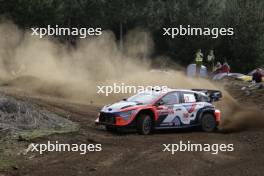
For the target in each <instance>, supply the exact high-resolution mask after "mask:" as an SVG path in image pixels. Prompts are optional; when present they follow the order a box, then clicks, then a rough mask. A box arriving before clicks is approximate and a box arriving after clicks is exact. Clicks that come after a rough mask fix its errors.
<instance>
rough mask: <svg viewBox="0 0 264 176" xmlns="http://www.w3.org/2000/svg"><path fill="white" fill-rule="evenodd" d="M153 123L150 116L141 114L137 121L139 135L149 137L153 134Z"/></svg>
mask: <svg viewBox="0 0 264 176" xmlns="http://www.w3.org/2000/svg"><path fill="white" fill-rule="evenodd" d="M152 129H153V121H152V118H151V116H150V115H148V114H141V115H140V116H139V118H138V120H137V131H138V133H139V134H143V135H148V134H150V133H151V132H152Z"/></svg>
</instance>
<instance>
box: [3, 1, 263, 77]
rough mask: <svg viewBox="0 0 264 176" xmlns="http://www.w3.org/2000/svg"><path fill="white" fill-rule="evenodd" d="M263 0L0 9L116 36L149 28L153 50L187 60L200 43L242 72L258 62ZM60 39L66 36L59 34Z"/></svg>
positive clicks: (20, 20)
mask: <svg viewBox="0 0 264 176" xmlns="http://www.w3.org/2000/svg"><path fill="white" fill-rule="evenodd" d="M263 9H264V1H263V0H196V1H192V0H167V1H163V0H145V1H138V0H130V1H125V0H0V15H1V17H2V18H4V19H10V20H12V21H14V22H15V23H16V24H18V25H19V26H20V27H21V28H24V29H26V28H30V27H34V26H38V27H43V26H47V25H48V24H49V25H55V24H58V25H60V26H64V27H102V28H103V29H110V30H112V31H113V32H114V33H115V35H116V37H117V39H120V38H121V39H122V37H123V36H124V35H125V34H126V33H127V32H128V31H129V30H131V29H134V28H136V27H141V28H143V29H146V30H148V31H150V32H151V35H152V36H153V39H154V42H155V50H154V51H155V53H154V55H167V56H169V57H171V58H172V59H173V60H174V61H175V62H177V63H179V64H183V65H187V64H189V63H190V62H193V60H194V53H195V51H196V50H197V49H199V48H201V49H202V51H203V53H204V54H205V55H207V54H208V52H209V50H210V49H214V50H215V55H216V59H217V60H220V61H224V60H225V59H224V58H226V59H227V61H228V62H229V64H230V65H231V67H232V69H233V71H240V72H248V71H249V70H251V69H253V68H255V67H257V66H258V67H259V66H262V65H263V64H264V33H263V31H264V10H263ZM180 24H182V25H188V24H190V25H191V26H192V27H211V28H213V27H233V28H234V32H235V35H233V36H222V37H221V36H220V37H218V38H217V39H212V38H211V37H209V36H199V37H198V36H185V37H176V38H174V39H170V38H168V37H165V36H163V35H162V34H163V31H162V28H163V27H178V26H179V25H180ZM64 40H66V41H67V40H69V39H68V38H65V39H64Z"/></svg>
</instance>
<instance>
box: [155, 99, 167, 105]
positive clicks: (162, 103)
mask: <svg viewBox="0 0 264 176" xmlns="http://www.w3.org/2000/svg"><path fill="white" fill-rule="evenodd" d="M164 104H165V102H164V101H163V100H159V101H158V102H157V104H156V105H157V106H161V105H164Z"/></svg>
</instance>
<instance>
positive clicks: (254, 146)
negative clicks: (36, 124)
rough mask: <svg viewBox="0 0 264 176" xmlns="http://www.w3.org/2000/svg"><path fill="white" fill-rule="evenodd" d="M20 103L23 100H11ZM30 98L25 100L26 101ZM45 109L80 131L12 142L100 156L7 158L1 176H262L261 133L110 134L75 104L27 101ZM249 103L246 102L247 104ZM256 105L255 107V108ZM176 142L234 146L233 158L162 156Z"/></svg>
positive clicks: (89, 112)
mask: <svg viewBox="0 0 264 176" xmlns="http://www.w3.org/2000/svg"><path fill="white" fill-rule="evenodd" d="M14 96H16V97H17V98H20V99H21V98H22V99H23V98H24V95H23V94H18V93H17V94H15V95H14ZM27 98H28V96H27ZM31 100H32V101H33V102H35V103H37V104H38V105H40V106H41V107H43V108H46V109H48V110H50V111H52V112H55V113H57V114H59V115H61V116H63V117H65V118H69V119H70V120H72V121H74V122H77V123H79V124H80V130H79V131H78V132H74V133H70V134H69V133H68V134H54V135H51V136H47V137H43V138H38V139H34V140H33V141H15V142H14V143H13V145H16V146H19V147H20V148H23V147H24V148H26V147H27V145H28V144H30V143H31V142H34V143H47V141H51V142H52V141H53V142H55V141H59V143H69V144H73V143H76V144H81V143H84V144H89V143H100V144H102V148H103V150H102V151H101V152H89V153H87V154H85V155H80V154H79V153H78V152H47V153H44V154H43V155H39V154H36V153H28V154H27V155H14V154H13V155H11V156H10V157H11V158H12V159H15V160H16V164H15V165H14V166H12V167H11V168H8V169H6V170H4V171H2V172H1V173H0V175H1V174H2V175H23V176H24V175H28V176H35V175H38V176H42V175H43V176H44V175H45V176H46V175H50V176H53V175H56V176H59V175H63V176H70V175H72V176H73V175H85V176H87V175H116V176H118V175H120V176H121V175H133V176H134V175H184V176H189V175H190V176H191V175H208V176H209V175H215V176H218V175H219V176H220V175H226V176H228V175H230V176H231V175H232V176H233V175H238V176H243V175H245V176H246V175H256V176H257V175H259V176H261V175H263V173H264V167H263V163H264V152H263V151H264V141H263V138H264V129H256V130H250V131H240V132H234V133H219V132H218V133H204V132H200V131H199V130H176V131H175V130H173V131H165V132H157V133H155V134H153V135H149V136H141V135H138V134H136V133H127V134H122V135H118V134H111V133H108V132H106V131H105V130H104V129H103V128H100V127H97V126H95V125H94V120H95V117H96V114H97V112H98V110H99V107H96V106H87V105H80V104H73V103H69V102H66V101H63V100H56V99H52V98H31ZM247 101H248V102H249V103H252V102H253V101H251V100H250V99H247ZM253 103H254V102H253ZM179 141H183V142H187V141H190V142H191V143H197V144H199V143H200V144H205V143H209V144H234V151H233V152H220V153H218V154H216V155H214V154H211V153H210V152H176V153H175V154H174V155H172V154H171V153H169V152H163V151H162V150H163V149H164V147H163V145H162V144H169V143H172V144H174V143H175V144H177V143H179Z"/></svg>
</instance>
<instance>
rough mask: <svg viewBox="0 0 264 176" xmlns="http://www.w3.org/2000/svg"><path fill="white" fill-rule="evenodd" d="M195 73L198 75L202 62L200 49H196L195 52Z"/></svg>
mask: <svg viewBox="0 0 264 176" xmlns="http://www.w3.org/2000/svg"><path fill="white" fill-rule="evenodd" d="M195 64H196V75H197V76H199V75H200V70H201V66H202V64H203V53H202V50H201V49H198V50H197V52H196V53H195Z"/></svg>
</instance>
